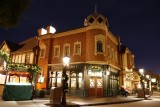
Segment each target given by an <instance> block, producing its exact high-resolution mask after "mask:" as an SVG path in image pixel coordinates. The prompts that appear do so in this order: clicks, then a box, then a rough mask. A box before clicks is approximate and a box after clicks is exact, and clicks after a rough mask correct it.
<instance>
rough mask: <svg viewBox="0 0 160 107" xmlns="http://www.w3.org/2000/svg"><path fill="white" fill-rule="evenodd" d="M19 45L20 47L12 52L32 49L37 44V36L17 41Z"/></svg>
mask: <svg viewBox="0 0 160 107" xmlns="http://www.w3.org/2000/svg"><path fill="white" fill-rule="evenodd" d="M19 45H20V46H21V47H20V48H19V49H17V50H16V51H14V52H12V53H17V52H28V51H33V49H34V48H35V47H36V46H38V40H37V37H32V38H29V39H27V40H25V41H23V42H21V43H19Z"/></svg>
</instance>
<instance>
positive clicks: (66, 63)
mask: <svg viewBox="0 0 160 107" xmlns="http://www.w3.org/2000/svg"><path fill="white" fill-rule="evenodd" d="M69 61H70V57H68V56H65V57H63V65H64V67H63V71H62V101H61V104H62V105H66V93H67V92H68V83H67V81H68V75H67V74H66V72H67V68H68V66H69Z"/></svg>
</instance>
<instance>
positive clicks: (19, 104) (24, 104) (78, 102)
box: [0, 96, 144, 107]
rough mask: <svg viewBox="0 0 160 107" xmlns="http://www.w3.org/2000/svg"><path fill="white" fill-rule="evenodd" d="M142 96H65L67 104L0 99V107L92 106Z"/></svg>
mask: <svg viewBox="0 0 160 107" xmlns="http://www.w3.org/2000/svg"><path fill="white" fill-rule="evenodd" d="M142 100H144V98H137V97H136V96H128V97H122V96H117V97H103V98H78V97H71V96H67V105H65V106H62V105H54V104H50V99H49V98H48V97H47V98H37V99H33V100H26V101H3V100H0V107H9V106H11V107H80V106H93V105H107V104H117V103H128V102H135V101H142Z"/></svg>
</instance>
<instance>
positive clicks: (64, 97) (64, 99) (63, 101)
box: [61, 92, 67, 105]
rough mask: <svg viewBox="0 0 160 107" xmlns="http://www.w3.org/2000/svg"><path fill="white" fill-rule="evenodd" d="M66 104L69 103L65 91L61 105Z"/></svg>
mask: <svg viewBox="0 0 160 107" xmlns="http://www.w3.org/2000/svg"><path fill="white" fill-rule="evenodd" d="M66 104H67V102H66V92H63V94H62V102H61V105H66Z"/></svg>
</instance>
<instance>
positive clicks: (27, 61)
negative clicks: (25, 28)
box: [25, 53, 30, 64]
mask: <svg viewBox="0 0 160 107" xmlns="http://www.w3.org/2000/svg"><path fill="white" fill-rule="evenodd" d="M25 63H26V64H30V54H29V53H26V57H25Z"/></svg>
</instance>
